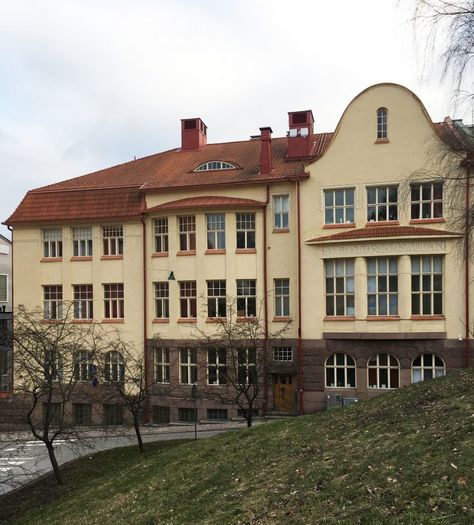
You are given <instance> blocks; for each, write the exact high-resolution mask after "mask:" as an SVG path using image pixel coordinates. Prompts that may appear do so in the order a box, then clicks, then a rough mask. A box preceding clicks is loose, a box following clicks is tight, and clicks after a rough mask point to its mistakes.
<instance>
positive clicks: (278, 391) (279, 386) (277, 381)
mask: <svg viewBox="0 0 474 525" xmlns="http://www.w3.org/2000/svg"><path fill="white" fill-rule="evenodd" d="M294 379H295V378H294V376H292V375H283V374H277V375H274V376H273V407H274V409H275V410H280V411H282V412H293V411H294V410H295V390H294V388H293V387H294V384H293V383H294Z"/></svg>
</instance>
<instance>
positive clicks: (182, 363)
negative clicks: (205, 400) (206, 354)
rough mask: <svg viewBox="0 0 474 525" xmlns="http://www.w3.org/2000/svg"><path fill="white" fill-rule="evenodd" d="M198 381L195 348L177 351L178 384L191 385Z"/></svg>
mask: <svg viewBox="0 0 474 525" xmlns="http://www.w3.org/2000/svg"><path fill="white" fill-rule="evenodd" d="M197 381H198V363H197V349H196V348H180V349H179V382H180V383H182V384H185V385H193V384H194V383H197Z"/></svg>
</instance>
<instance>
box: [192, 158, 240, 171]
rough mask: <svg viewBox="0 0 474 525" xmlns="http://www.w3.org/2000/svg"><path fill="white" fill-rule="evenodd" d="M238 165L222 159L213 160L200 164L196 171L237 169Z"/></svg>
mask: <svg viewBox="0 0 474 525" xmlns="http://www.w3.org/2000/svg"><path fill="white" fill-rule="evenodd" d="M235 169H237V167H236V166H234V165H233V164H230V163H229V162H224V161H222V160H212V161H210V162H205V163H204V164H201V165H199V166H198V167H197V168H196V169H195V170H194V171H212V170H235Z"/></svg>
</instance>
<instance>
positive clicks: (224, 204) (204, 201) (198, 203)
mask: <svg viewBox="0 0 474 525" xmlns="http://www.w3.org/2000/svg"><path fill="white" fill-rule="evenodd" d="M263 206H265V203H264V202H262V201H255V200H253V199H238V198H235V197H212V196H209V197H190V198H188V199H179V200H176V201H170V202H165V203H164V204H159V205H158V206H153V207H152V208H148V209H147V210H146V211H147V212H154V211H168V210H183V209H190V208H230V207H232V208H262V207H263Z"/></svg>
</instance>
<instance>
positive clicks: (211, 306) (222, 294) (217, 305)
mask: <svg viewBox="0 0 474 525" xmlns="http://www.w3.org/2000/svg"><path fill="white" fill-rule="evenodd" d="M226 315H227V305H226V282H225V280H223V281H207V316H208V317H226Z"/></svg>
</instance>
